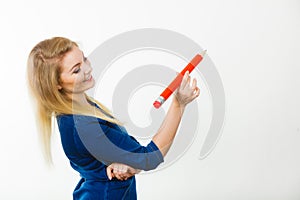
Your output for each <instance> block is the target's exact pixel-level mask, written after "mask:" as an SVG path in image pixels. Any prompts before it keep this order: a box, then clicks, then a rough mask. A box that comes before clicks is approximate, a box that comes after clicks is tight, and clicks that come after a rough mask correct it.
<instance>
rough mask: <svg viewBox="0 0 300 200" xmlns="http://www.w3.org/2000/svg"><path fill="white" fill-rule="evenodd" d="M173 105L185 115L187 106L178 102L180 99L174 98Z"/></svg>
mask: <svg viewBox="0 0 300 200" xmlns="http://www.w3.org/2000/svg"><path fill="white" fill-rule="evenodd" d="M172 103H173V105H174V106H175V107H178V108H180V110H181V113H183V112H184V110H185V107H186V104H182V103H180V102H179V101H178V99H177V97H176V96H174V98H173V102H172Z"/></svg>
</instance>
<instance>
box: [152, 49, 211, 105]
mask: <svg viewBox="0 0 300 200" xmlns="http://www.w3.org/2000/svg"><path fill="white" fill-rule="evenodd" d="M205 53H206V50H205V51H202V52H201V53H200V54H197V55H196V56H195V57H194V58H193V59H192V60H191V62H189V64H188V65H187V66H186V67H185V68H184V69H183V70H182V71H181V72H180V73H179V74H178V75H177V76H176V78H175V79H174V80H173V81H172V82H171V83H170V85H169V86H168V87H167V88H166V89H165V90H164V91H163V92H162V93H161V94H160V96H159V97H158V98H157V99H156V101H155V102H154V103H153V106H154V107H155V108H159V107H160V106H161V105H162V104H163V103H164V102H165V101H166V100H167V99H168V98H169V96H170V95H171V94H172V93H173V92H174V91H175V90H176V89H177V88H178V86H179V85H180V83H181V80H182V77H183V76H184V74H185V72H186V71H189V73H191V72H192V71H193V69H194V68H195V67H196V66H197V65H198V64H199V63H200V62H201V60H202V59H203V57H204V55H205Z"/></svg>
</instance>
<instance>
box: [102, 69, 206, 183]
mask: <svg viewBox="0 0 300 200" xmlns="http://www.w3.org/2000/svg"><path fill="white" fill-rule="evenodd" d="M199 94H200V90H199V88H198V87H197V82H196V79H194V80H193V83H192V85H190V76H189V74H188V73H186V74H185V76H184V77H183V80H182V82H181V85H180V86H179V88H178V89H177V91H176V92H175V98H173V101H172V104H171V106H170V108H169V110H168V112H167V114H166V117H165V119H164V121H163V123H162V125H161V127H160V128H159V130H158V132H157V133H156V134H155V135H154V137H153V138H152V141H153V142H154V143H155V144H156V145H157V147H158V148H159V150H160V152H161V153H162V155H163V156H165V155H166V154H167V152H168V151H169V149H170V147H171V144H172V142H173V139H174V137H175V135H176V132H177V129H178V126H179V123H180V121H181V118H182V115H183V112H184V109H185V107H186V105H187V104H188V103H189V102H191V101H193V100H194V99H195V98H196V97H198V96H199ZM130 172H132V173H130ZM136 173H139V171H135V169H134V168H132V167H130V166H128V165H125V164H121V163H113V164H111V165H110V166H108V167H107V174H108V177H111V178H112V177H116V178H118V179H119V180H126V179H127V178H129V177H131V176H133V175H134V174H136Z"/></svg>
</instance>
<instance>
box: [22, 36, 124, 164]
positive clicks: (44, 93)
mask: <svg viewBox="0 0 300 200" xmlns="http://www.w3.org/2000/svg"><path fill="white" fill-rule="evenodd" d="M75 46H77V47H78V45H77V44H76V43H75V42H73V41H71V40H69V39H67V38H63V37H54V38H51V39H47V40H44V41H41V42H40V43H38V44H37V45H36V46H35V47H34V48H33V49H32V50H31V52H30V54H29V57H28V63H27V81H28V88H29V92H30V94H31V96H32V97H33V100H34V107H35V114H36V120H37V125H38V126H37V127H38V131H39V133H40V139H41V142H42V144H43V146H44V155H45V158H46V159H47V161H49V162H50V163H51V162H52V157H51V145H50V144H51V135H52V132H53V130H52V127H53V126H52V125H53V124H52V123H53V122H52V117H56V116H58V115H62V114H82V115H88V116H94V117H98V118H101V119H103V120H106V121H109V122H112V123H115V124H118V125H122V123H121V122H120V121H119V120H117V119H116V118H114V117H113V118H110V117H109V116H107V115H105V114H104V113H103V112H101V111H100V110H99V109H94V110H91V109H87V108H86V107H82V106H80V105H77V104H76V103H75V102H73V101H72V99H70V98H69V97H68V96H67V95H66V94H65V92H64V91H63V90H58V88H57V85H59V84H60V73H61V67H62V66H61V63H62V59H63V57H64V55H65V54H66V53H67V52H69V51H71V50H72V48H73V47H75ZM86 98H87V99H88V100H89V101H91V102H94V103H96V104H97V105H98V106H99V107H100V108H101V109H102V110H104V111H105V112H106V113H108V114H109V115H111V116H113V115H112V113H111V111H109V109H107V108H106V107H105V106H104V105H102V104H101V103H100V102H98V101H96V100H95V99H93V98H91V97H89V96H87V95H86Z"/></svg>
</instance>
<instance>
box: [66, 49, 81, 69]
mask: <svg viewBox="0 0 300 200" xmlns="http://www.w3.org/2000/svg"><path fill="white" fill-rule="evenodd" d="M81 53H82V59H83V60H84V54H83V52H81ZM80 65H81V62H79V63H77V64H75V65H74V66H73V67H72V68H71V69H70V71H69V72H71V71H72V69H74V68H75V67H77V66H80Z"/></svg>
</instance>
